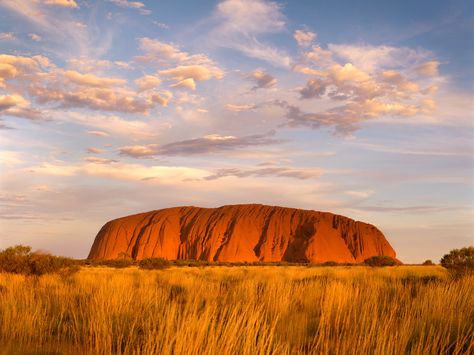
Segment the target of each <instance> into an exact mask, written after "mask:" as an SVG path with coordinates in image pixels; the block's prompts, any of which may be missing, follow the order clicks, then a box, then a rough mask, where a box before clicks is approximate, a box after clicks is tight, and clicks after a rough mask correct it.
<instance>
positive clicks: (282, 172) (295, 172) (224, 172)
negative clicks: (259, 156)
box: [204, 167, 323, 180]
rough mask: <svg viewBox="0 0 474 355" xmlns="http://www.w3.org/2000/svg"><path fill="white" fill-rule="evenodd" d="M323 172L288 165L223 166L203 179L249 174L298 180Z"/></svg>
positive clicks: (243, 176) (248, 175) (319, 174)
mask: <svg viewBox="0 0 474 355" xmlns="http://www.w3.org/2000/svg"><path fill="white" fill-rule="evenodd" d="M322 174H323V171H322V170H321V169H314V168H289V167H265V168H257V169H238V168H225V169H218V170H217V171H216V173H214V174H212V175H209V176H206V177H204V180H217V179H220V178H224V177H228V176H234V177H238V178H245V177H250V176H255V177H272V176H275V177H285V178H294V179H299V180H307V179H312V178H316V177H320V176H321V175H322Z"/></svg>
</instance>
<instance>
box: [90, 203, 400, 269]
mask: <svg viewBox="0 0 474 355" xmlns="http://www.w3.org/2000/svg"><path fill="white" fill-rule="evenodd" d="M122 253H126V254H128V255H130V256H131V257H132V258H134V259H138V260H140V259H143V258H148V257H162V258H166V259H170V260H173V259H188V260H189V259H196V260H207V261H229V262H237V261H287V262H316V263H319V262H325V261H336V262H345V263H357V262H362V261H364V260H365V259H367V258H368V257H371V256H374V255H386V256H390V257H393V258H395V251H394V250H393V248H392V247H391V246H390V244H389V243H388V241H387V240H386V239H385V237H384V235H383V234H382V232H381V231H380V230H378V229H377V228H376V227H375V226H373V225H371V224H367V223H363V222H358V221H354V220H352V219H350V218H347V217H344V216H339V215H335V214H332V213H328V212H317V211H309V210H301V209H294V208H285V207H275V206H265V205H230V206H223V207H219V208H200V207H190V206H186V207H175V208H166V209H162V210H157V211H151V212H146V213H140V214H136V215H132V216H127V217H122V218H118V219H115V220H112V221H110V222H107V223H106V224H105V225H104V226H103V227H102V229H101V230H100V231H99V233H98V234H97V236H96V238H95V241H94V244H93V245H92V248H91V251H90V253H89V258H91V259H114V258H116V257H118V256H119V255H121V254H122Z"/></svg>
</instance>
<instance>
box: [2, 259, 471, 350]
mask: <svg viewBox="0 0 474 355" xmlns="http://www.w3.org/2000/svg"><path fill="white" fill-rule="evenodd" d="M473 295H474V276H466V277H464V278H460V279H454V278H451V277H449V275H448V274H447V272H446V270H445V269H444V268H442V267H439V266H423V267H421V266H418V267H416V266H411V267H410V266H397V267H392V268H369V267H364V266H358V267H341V266H338V267H326V268H308V267H304V266H299V267H298V266H287V267H281V266H280V267H273V266H259V267H255V266H243V267H225V266H219V267H206V268H187V267H186V268H178V267H170V268H168V269H166V270H159V271H154V270H141V269H138V268H126V269H121V270H117V269H112V268H83V269H81V271H80V272H79V273H77V274H74V275H73V276H72V277H71V278H69V279H65V278H61V277H59V276H58V275H54V274H48V275H44V276H42V277H41V278H29V277H25V276H23V275H15V274H6V273H0V344H4V343H6V342H10V343H11V342H13V343H14V344H16V345H17V346H20V345H22V344H26V346H27V347H36V348H39V349H41V347H42V346H43V344H46V345H47V346H46V345H44V348H48V349H50V348H51V344H56V343H57V344H61V345H60V347H61V348H60V349H59V350H58V351H59V352H61V351H62V350H61V349H64V346H65V344H66V345H67V346H69V347H72V348H74V349H77V348H79V349H82V350H83V351H84V353H86V354H90V353H93V354H158V353H159V354H302V353H316V354H328V353H331V354H405V353H410V354H411V353H413V354H438V353H441V354H446V353H448V354H468V353H473V351H474V323H473V321H472V320H473V319H474V296H473ZM66 348H68V347H66ZM65 353H67V351H66V352H65Z"/></svg>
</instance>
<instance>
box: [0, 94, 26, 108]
mask: <svg viewBox="0 0 474 355" xmlns="http://www.w3.org/2000/svg"><path fill="white" fill-rule="evenodd" d="M27 104H29V102H28V101H27V100H25V98H24V97H23V96H20V95H0V111H4V110H8V109H9V108H11V107H14V106H17V105H27Z"/></svg>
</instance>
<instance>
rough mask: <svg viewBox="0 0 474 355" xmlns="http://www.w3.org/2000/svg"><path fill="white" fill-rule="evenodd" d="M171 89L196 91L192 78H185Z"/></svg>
mask: <svg viewBox="0 0 474 355" xmlns="http://www.w3.org/2000/svg"><path fill="white" fill-rule="evenodd" d="M171 87H172V88H183V89H191V90H196V82H195V81H194V79H193V78H187V79H184V80H181V81H178V82H177V83H175V84H173V85H171Z"/></svg>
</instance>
